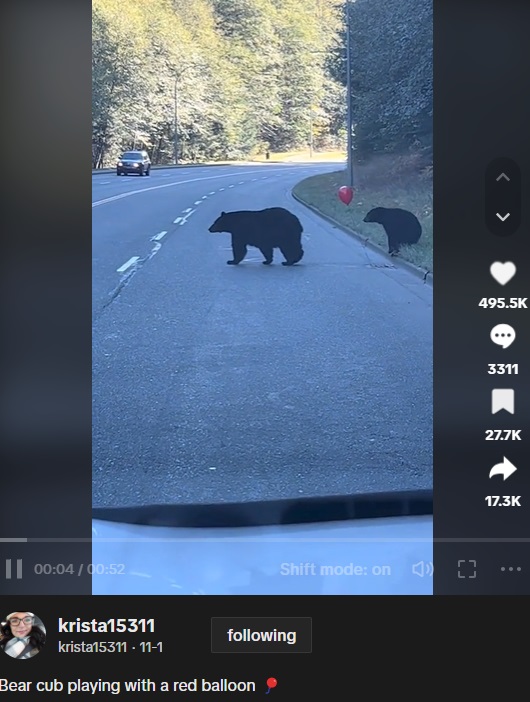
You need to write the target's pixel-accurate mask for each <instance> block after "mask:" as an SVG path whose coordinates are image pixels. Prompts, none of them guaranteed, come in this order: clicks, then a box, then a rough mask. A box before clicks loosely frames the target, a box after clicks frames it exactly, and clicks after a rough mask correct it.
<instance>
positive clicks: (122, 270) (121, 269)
mask: <svg viewBox="0 0 530 702" xmlns="http://www.w3.org/2000/svg"><path fill="white" fill-rule="evenodd" d="M139 258H140V256H133V257H132V258H130V259H129V260H128V261H127V263H124V264H123V266H120V267H119V268H117V269H116V273H125V271H126V270H127V268H130V267H131V266H132V265H133V264H134V263H136V261H138V260H139Z"/></svg>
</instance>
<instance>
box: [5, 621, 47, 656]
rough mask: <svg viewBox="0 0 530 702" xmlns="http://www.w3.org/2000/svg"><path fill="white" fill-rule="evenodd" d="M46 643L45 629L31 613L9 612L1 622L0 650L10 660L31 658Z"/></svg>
mask: <svg viewBox="0 0 530 702" xmlns="http://www.w3.org/2000/svg"><path fill="white" fill-rule="evenodd" d="M45 643H46V629H45V627H44V624H43V623H42V621H41V620H40V619H39V617H37V616H36V615H35V614H33V612H11V614H8V615H7V617H6V618H5V619H4V620H3V621H2V628H1V631H0V648H1V649H2V651H4V653H7V655H8V656H11V658H19V659H20V660H25V659H26V658H33V657H34V656H36V655H37V654H38V653H39V652H40V650H41V649H42V647H43V646H44V644H45Z"/></svg>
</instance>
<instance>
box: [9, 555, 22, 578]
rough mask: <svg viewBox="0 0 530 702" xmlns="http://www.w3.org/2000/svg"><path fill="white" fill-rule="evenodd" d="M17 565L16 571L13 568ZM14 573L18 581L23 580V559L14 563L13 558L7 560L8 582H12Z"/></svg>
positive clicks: (18, 559)
mask: <svg viewBox="0 0 530 702" xmlns="http://www.w3.org/2000/svg"><path fill="white" fill-rule="evenodd" d="M15 563H16V566H15V569H14V568H13V566H14V564H15ZM14 572H15V573H16V575H15V576H14V577H15V578H16V579H17V580H22V558H17V559H16V561H13V559H12V558H6V580H12V579H13V573H14Z"/></svg>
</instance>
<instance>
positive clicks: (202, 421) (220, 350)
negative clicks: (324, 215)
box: [92, 164, 432, 506]
mask: <svg viewBox="0 0 530 702" xmlns="http://www.w3.org/2000/svg"><path fill="white" fill-rule="evenodd" d="M339 168H340V166H338V165H337V164H332V165H330V164H327V165H312V164H288V165H274V164H264V165H249V166H226V167H221V166H219V167H210V168H208V167H204V168H189V169H182V170H179V171H176V170H167V171H152V174H151V176H150V177H144V178H140V177H138V176H131V177H120V178H118V177H116V176H115V175H114V174H110V175H97V176H94V177H93V181H92V182H93V209H92V214H93V502H94V505H95V506H123V505H133V504H152V503H160V502H164V503H192V502H218V501H230V502H232V501H237V502H239V501H246V500H263V499H275V498H282V497H298V496H316V495H333V494H345V493H353V492H370V491H388V490H405V489H415V488H430V487H432V288H430V287H429V286H427V285H425V284H424V283H423V282H422V281H421V279H419V278H417V277H415V276H414V275H412V274H411V273H410V272H408V271H406V270H404V269H402V268H399V267H393V266H392V264H391V263H389V261H388V259H386V258H385V257H384V256H380V255H379V254H376V253H374V252H372V251H371V250H369V249H367V248H365V247H363V246H362V244H360V243H359V242H357V241H356V240H355V239H354V238H352V237H350V236H348V235H347V234H345V233H343V232H342V231H340V230H338V229H335V228H334V227H333V226H331V225H330V224H327V223H326V222H325V221H324V220H321V219H320V218H319V217H318V216H317V215H315V214H314V213H312V212H311V211H309V210H307V209H306V208H305V207H303V206H302V205H300V204H299V203H297V202H296V201H295V200H293V198H292V197H291V195H290V191H291V189H292V187H293V186H294V184H295V183H297V182H298V181H300V180H302V179H303V178H305V177H307V176H308V175H312V174H315V173H317V172H323V171H329V170H338V169H339ZM270 206H284V207H287V208H289V209H290V210H291V211H293V212H294V213H295V214H296V215H297V216H298V217H299V218H300V220H301V222H302V224H303V226H304V230H305V231H304V240H303V246H304V249H305V256H304V259H303V260H302V262H301V263H300V264H298V265H296V266H293V267H291V268H289V267H285V266H282V265H280V261H281V260H283V257H282V256H281V254H280V252H279V251H275V260H274V264H273V265H271V266H263V265H261V260H262V256H261V253H260V252H259V251H258V250H255V249H250V250H249V251H250V253H249V256H248V257H247V259H246V260H245V261H244V263H242V264H241V265H239V266H228V265H226V261H227V260H228V259H229V258H231V257H232V256H231V252H230V235H229V234H210V233H209V232H208V227H209V226H210V224H211V223H212V222H213V221H214V220H215V219H216V218H217V217H218V216H219V214H220V213H221V211H222V210H225V211H230V210H240V209H262V208H265V207H270ZM162 232H165V233H164V234H162Z"/></svg>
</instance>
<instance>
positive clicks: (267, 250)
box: [208, 207, 304, 266]
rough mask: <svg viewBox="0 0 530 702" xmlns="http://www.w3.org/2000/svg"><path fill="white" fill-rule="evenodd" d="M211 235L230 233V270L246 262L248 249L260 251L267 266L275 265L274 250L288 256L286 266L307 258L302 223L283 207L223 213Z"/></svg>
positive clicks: (284, 264)
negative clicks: (253, 247) (244, 260)
mask: <svg viewBox="0 0 530 702" xmlns="http://www.w3.org/2000/svg"><path fill="white" fill-rule="evenodd" d="M208 231H209V232H229V233H230V234H231V235H232V251H233V252H234V258H233V259H232V260H231V261H227V263H228V264H229V265H231V266H237V264H238V263H241V261H242V260H243V259H244V258H245V256H246V255H247V246H255V247H256V248H258V249H259V250H260V251H261V253H262V254H263V255H264V257H265V260H264V261H262V263H263V264H264V265H265V266H268V265H269V264H270V263H272V254H273V249H275V248H277V249H280V251H281V252H282V254H283V255H284V256H285V261H282V265H283V266H292V265H294V264H295V263H298V261H300V260H301V259H302V256H303V255H304V250H303V249H302V243H301V242H302V231H303V228H302V225H301V223H300V220H299V219H298V217H296V216H295V215H294V214H292V213H291V212H289V210H285V209H284V208H283V207H269V208H268V209H266V210H240V211H239V212H221V216H220V217H218V218H217V219H216V220H215V222H214V223H213V224H212V226H211V227H210V228H209V229H208Z"/></svg>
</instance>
